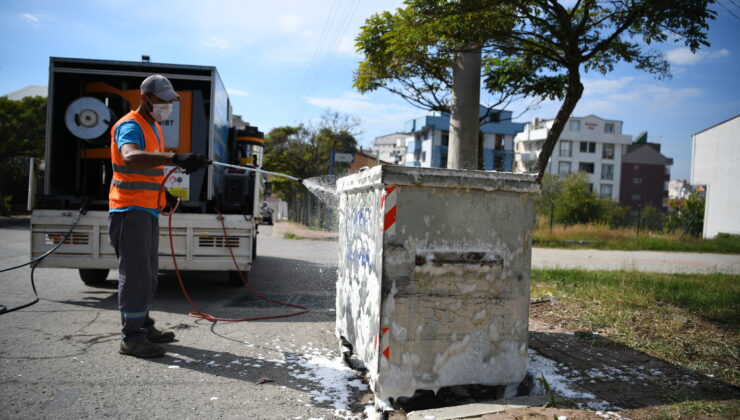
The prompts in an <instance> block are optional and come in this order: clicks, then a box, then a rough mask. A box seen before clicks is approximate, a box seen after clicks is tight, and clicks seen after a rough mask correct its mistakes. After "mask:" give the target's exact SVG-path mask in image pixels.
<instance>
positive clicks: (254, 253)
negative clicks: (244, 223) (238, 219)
mask: <svg viewBox="0 0 740 420" xmlns="http://www.w3.org/2000/svg"><path fill="white" fill-rule="evenodd" d="M256 259H257V235H254V238H252V261H254V260H256Z"/></svg>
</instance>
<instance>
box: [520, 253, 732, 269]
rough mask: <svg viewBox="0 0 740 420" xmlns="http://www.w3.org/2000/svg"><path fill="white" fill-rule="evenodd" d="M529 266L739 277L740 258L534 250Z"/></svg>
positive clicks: (702, 255)
mask: <svg viewBox="0 0 740 420" xmlns="http://www.w3.org/2000/svg"><path fill="white" fill-rule="evenodd" d="M532 267H533V268H580V269H584V270H627V271H631V270H634V271H647V272H655V273H689V274H710V273H728V274H740V255H731V254H705V253H693V252H659V251H604V250H596V249H559V248H534V249H533V250H532Z"/></svg>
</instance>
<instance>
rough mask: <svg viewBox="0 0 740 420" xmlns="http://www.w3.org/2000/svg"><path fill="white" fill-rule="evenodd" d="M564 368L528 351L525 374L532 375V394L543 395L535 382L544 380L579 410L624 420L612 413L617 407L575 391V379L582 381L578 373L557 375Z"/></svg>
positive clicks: (580, 391) (591, 395)
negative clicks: (568, 375) (533, 387)
mask: <svg viewBox="0 0 740 420" xmlns="http://www.w3.org/2000/svg"><path fill="white" fill-rule="evenodd" d="M563 369H564V368H563V367H561V366H558V363H557V362H555V361H554V360H551V359H548V358H546V357H544V356H541V355H540V354H539V353H537V352H536V351H534V350H532V349H529V367H528V368H527V372H528V373H529V374H530V375H532V377H533V378H534V380H535V384H536V385H535V389H534V390H533V392H532V393H533V394H538V395H544V394H545V390H544V387H543V386H542V384H541V383H540V382H539V381H538V380H537V379H538V378H542V377H544V378H545V381H547V384H548V385H549V386H550V389H551V390H552V391H553V392H554V393H555V394H556V395H558V396H560V397H563V398H565V399H567V400H570V401H572V402H574V403H576V404H577V405H578V408H579V409H585V410H594V411H596V415H598V416H599V417H603V418H606V419H625V420H626V418H625V417H622V416H620V415H619V414H617V413H615V412H614V411H618V410H621V408H619V407H615V406H614V405H613V404H610V403H609V402H607V401H604V400H602V399H600V398H598V397H597V396H596V395H594V394H591V393H590V392H587V391H582V390H578V389H576V386H577V385H576V383H575V381H576V380H577V379H583V378H580V377H578V373H579V372H574V371H571V372H570V375H571V376H573V375H575V376H576V377H567V376H565V375H563V374H560V373H558V372H559V371H560V370H563Z"/></svg>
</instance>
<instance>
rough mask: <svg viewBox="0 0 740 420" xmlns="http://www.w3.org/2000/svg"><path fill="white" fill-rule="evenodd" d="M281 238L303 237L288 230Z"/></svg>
mask: <svg viewBox="0 0 740 420" xmlns="http://www.w3.org/2000/svg"><path fill="white" fill-rule="evenodd" d="M283 238H285V239H303V237H301V236H298V235H296V234H295V233H290V232H288V233H286V234H285V235H283Z"/></svg>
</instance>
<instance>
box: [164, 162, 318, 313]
mask: <svg viewBox="0 0 740 420" xmlns="http://www.w3.org/2000/svg"><path fill="white" fill-rule="evenodd" d="M175 170H177V167H175V168H173V169H172V170H171V171H170V172H168V173H167V175H166V176H165V177H164V180H163V181H162V188H161V189H160V191H159V193H160V195H161V194H163V193H164V184H165V182H166V181H167V179H169V177H170V176H171V175H172V173H173V172H175ZM179 207H180V199H179V198H178V199H177V203H176V204H175V206H174V207H173V208H172V210H170V212H169V213H165V212H164V211H163V210H162V209H160V213H161V214H162V215H164V216H167V232H168V233H169V239H170V252H171V254H172V263H173V264H174V266H175V274H176V275H177V281H178V282H179V283H180V289H181V290H182V293H183V295H185V299H187V301H188V302H189V303H190V306H192V307H193V310H194V311H193V312H190V313H188V315H189V316H192V317H194V318H200V319H205V320H206V321H210V322H217V321H223V322H243V321H257V320H262V319H277V318H287V317H291V316H297V315H302V314H305V313H306V312H308V308H307V307H305V306H302V305H298V304H295V303H286V302H280V301H277V300H273V299H269V298H266V297H264V296H262V295H260V294H259V293H257V291H256V290H254V289H253V288H252V286H251V285H250V284H249V282H248V281H247V278H246V276H245V275H244V273H242V271H241V270H240V269H239V264H238V263H237V262H236V257H235V256H234V251H233V250H232V249H231V243H230V242H229V236H228V234H227V233H226V225H225V224H224V217H223V215H222V214H221V212H220V211H218V209H216V213H218V220H219V221H220V222H221V229H223V232H224V240H225V242H226V246H227V247H228V248H229V254H231V260H232V261H234V267H236V271H237V272H238V273H239V277H241V279H242V282H244V286H245V287H246V288H247V290H249V292H250V293H251V294H252V295H254V296H255V297H257V298H259V299H262V300H264V301H265V302H270V303H273V304H275V305H282V306H290V307H293V308H299V309H302V310H301V311H298V312H293V313H290V314H283V315H270V316H255V317H250V318H218V317H215V316H213V315H209V314H207V313H205V312H203V311H201V310H200V309H199V308H198V306H197V305H196V304H195V302H193V299H191V298H190V294H188V291H187V289H186V288H185V283H184V282H183V280H182V275H181V274H180V268H179V267H178V266H177V258H176V257H175V245H174V243H173V240H172V215H173V214H175V211H177V209H178V208H179Z"/></svg>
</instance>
